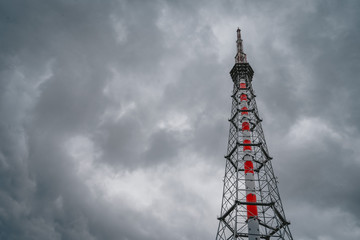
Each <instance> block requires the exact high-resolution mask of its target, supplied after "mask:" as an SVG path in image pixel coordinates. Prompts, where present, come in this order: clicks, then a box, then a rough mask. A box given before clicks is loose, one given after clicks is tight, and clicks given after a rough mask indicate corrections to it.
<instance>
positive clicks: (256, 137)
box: [216, 29, 293, 240]
mask: <svg viewBox="0 0 360 240" xmlns="http://www.w3.org/2000/svg"><path fill="white" fill-rule="evenodd" d="M236 45H237V54H236V56H235V66H234V67H233V69H232V70H231V72H230V75H231V77H232V80H233V82H234V88H233V94H232V96H231V97H232V109H231V118H230V119H229V121H230V133H229V143H228V152H227V155H226V156H225V158H226V165H225V177H224V189H223V198H222V206H221V215H220V217H218V219H219V228H218V232H217V236H216V239H219V240H220V239H223V240H228V239H250V240H260V239H293V238H292V236H291V233H290V230H289V227H288V225H289V222H288V221H286V218H285V214H284V210H283V207H282V203H281V199H280V195H279V192H278V188H277V181H276V178H275V175H274V173H273V169H272V164H271V161H270V160H271V159H272V158H271V157H270V156H269V153H268V149H267V146H266V142H265V137H264V133H263V130H262V126H261V121H262V120H261V119H260V117H259V113H258V110H257V106H256V101H255V97H256V96H255V94H254V91H253V88H252V77H253V74H254V71H253V69H252V68H251V66H250V64H249V63H248V62H247V59H246V54H245V53H244V51H243V44H242V39H241V32H240V29H238V30H237V41H236Z"/></svg>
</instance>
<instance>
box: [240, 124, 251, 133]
mask: <svg viewBox="0 0 360 240" xmlns="http://www.w3.org/2000/svg"><path fill="white" fill-rule="evenodd" d="M241 129H242V130H243V131H250V124H249V123H248V122H243V123H242V124H241Z"/></svg>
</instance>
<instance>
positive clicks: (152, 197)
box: [0, 0, 360, 240]
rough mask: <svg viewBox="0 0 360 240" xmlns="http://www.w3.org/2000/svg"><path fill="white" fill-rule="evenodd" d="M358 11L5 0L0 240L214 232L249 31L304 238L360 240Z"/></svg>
mask: <svg viewBox="0 0 360 240" xmlns="http://www.w3.org/2000/svg"><path fill="white" fill-rule="evenodd" d="M359 7H360V6H359V4H358V3H357V2H355V1H349V2H341V3H340V2H339V1H317V2H310V1H302V2H299V1H280V0H278V1H272V2H269V1H258V2H256V3H253V2H251V3H250V2H247V1H231V0H229V1H225V2H222V3H219V2H216V1H210V2H209V1H151V2H150V1H107V2H101V1H92V2H88V1H74V2H67V1H60V0H59V1H51V2H49V1H40V2H36V3H34V2H27V1H3V2H2V3H0V35H1V36H2V37H1V39H0V50H1V51H0V116H1V119H0V142H1V144H0V238H1V239H39V240H40V239H132V240H135V239H167V238H173V239H209V238H213V237H215V233H216V229H217V220H216V215H217V214H218V212H219V209H220V203H221V190H222V189H221V184H222V181H221V179H222V174H223V171H224V169H223V168H224V160H223V155H224V154H225V150H226V144H227V134H228V132H227V131H228V126H229V123H228V122H227V118H228V116H229V113H230V102H231V101H230V94H231V90H232V82H231V80H230V76H229V75H228V72H229V71H230V69H231V67H232V64H233V57H234V52H235V30H236V28H237V27H241V29H242V34H243V39H244V45H245V51H246V53H247V54H248V59H249V61H250V64H251V65H252V67H253V68H254V70H255V77H254V82H253V85H254V88H255V91H256V93H257V96H258V97H257V103H258V107H259V110H260V114H261V116H262V118H263V119H264V122H263V128H264V131H265V135H266V138H267V143H268V145H269V148H270V152H271V154H272V155H273V156H274V160H273V166H274V169H275V174H276V175H278V176H279V181H280V185H279V187H280V193H281V196H282V200H283V203H284V207H285V212H286V214H287V218H289V219H290V220H291V222H292V225H291V230H292V232H293V234H294V236H295V238H296V239H304V240H305V239H355V238H358V237H359V235H356V234H358V232H359V217H358V216H359V214H358V213H359V211H360V209H359V208H358V204H357V203H358V201H359V199H360V195H359V191H358V189H357V187H356V183H357V182H358V181H359V177H358V172H359V154H360V152H359V150H358V147H357V146H358V145H359V143H360V142H359V139H360V138H359V124H358V122H359V117H360V114H359V112H358V111H359V110H358V106H357V96H358V92H359V84H358V76H359V68H358V66H359V64H360V54H359V50H358V49H359V48H358V47H357V43H358V42H359V39H360V35H359V31H358V29H359V23H360V18H359V16H358V14H357V13H358V11H359ZM309 219H310V220H311V221H309ZM334 225H336V227H334ZM347 232H352V233H353V234H352V235H349V234H347Z"/></svg>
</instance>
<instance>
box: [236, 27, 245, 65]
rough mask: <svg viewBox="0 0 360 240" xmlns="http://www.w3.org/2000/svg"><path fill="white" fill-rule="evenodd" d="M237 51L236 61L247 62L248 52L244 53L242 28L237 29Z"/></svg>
mask: <svg viewBox="0 0 360 240" xmlns="http://www.w3.org/2000/svg"><path fill="white" fill-rule="evenodd" d="M236 46H237V53H236V56H235V63H247V59H246V54H245V53H244V49H243V44H242V39H241V30H240V28H238V29H237V40H236Z"/></svg>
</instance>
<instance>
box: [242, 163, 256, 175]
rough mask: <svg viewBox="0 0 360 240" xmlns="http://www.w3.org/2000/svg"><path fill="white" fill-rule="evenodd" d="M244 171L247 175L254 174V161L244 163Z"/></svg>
mask: <svg viewBox="0 0 360 240" xmlns="http://www.w3.org/2000/svg"><path fill="white" fill-rule="evenodd" d="M244 169H245V174H246V173H254V164H253V162H252V161H246V162H245V163H244Z"/></svg>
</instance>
